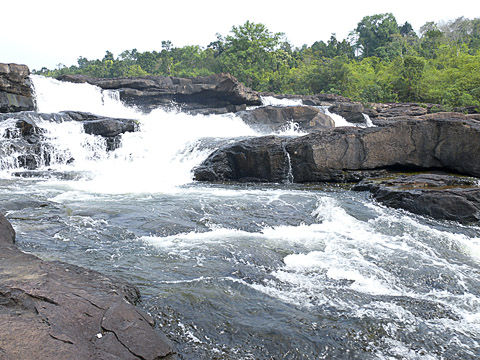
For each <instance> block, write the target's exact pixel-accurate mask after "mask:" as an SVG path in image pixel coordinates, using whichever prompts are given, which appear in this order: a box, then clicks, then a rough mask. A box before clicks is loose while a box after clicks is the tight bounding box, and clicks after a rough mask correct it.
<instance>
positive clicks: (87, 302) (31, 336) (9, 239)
mask: <svg viewBox="0 0 480 360" xmlns="http://www.w3.org/2000/svg"><path fill="white" fill-rule="evenodd" d="M139 296H140V294H139V292H138V289H136V288H135V287H134V286H131V285H129V284H126V283H123V282H122V281H119V280H118V279H111V278H107V277H105V276H103V275H102V274H100V273H97V272H95V271H91V270H86V269H84V268H81V267H78V266H73V265H69V264H66V263H62V262H46V261H42V260H40V259H39V258H37V257H35V256H33V255H30V254H26V253H23V252H22V251H20V250H19V249H18V248H17V247H16V246H15V231H14V230H13V228H12V226H11V225H10V223H9V222H8V221H7V219H6V218H5V217H4V216H3V215H2V214H0V358H1V359H6V360H7V359H8V360H9V359H11V360H14V359H37V360H41V359H45V360H47V359H49V360H50V359H145V360H146V359H150V360H154V359H173V358H175V357H174V352H173V349H172V345H171V344H170V342H169V341H168V340H167V339H166V338H165V336H164V335H162V334H160V333H159V332H158V331H156V330H155V329H154V327H153V325H154V323H153V319H152V318H151V317H150V316H149V315H147V314H146V313H144V312H142V311H140V310H139V309H138V308H136V307H135V306H134V304H135V303H136V302H137V301H138V300H139Z"/></svg>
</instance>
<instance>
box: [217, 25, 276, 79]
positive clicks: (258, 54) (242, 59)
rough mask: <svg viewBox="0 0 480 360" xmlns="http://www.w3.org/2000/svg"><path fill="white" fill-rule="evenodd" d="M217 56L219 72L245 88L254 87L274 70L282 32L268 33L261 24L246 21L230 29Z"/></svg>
mask: <svg viewBox="0 0 480 360" xmlns="http://www.w3.org/2000/svg"><path fill="white" fill-rule="evenodd" d="M231 33H232V35H228V36H227V37H226V39H225V45H224V46H225V48H224V51H223V52H222V53H221V55H220V62H221V68H222V71H225V72H230V73H231V74H233V75H234V76H236V77H237V78H238V79H239V80H240V81H242V82H244V83H245V84H246V85H247V86H250V87H254V88H257V87H258V86H259V85H260V84H261V83H262V82H264V81H265V77H266V76H267V77H268V75H267V74H268V73H269V72H273V71H274V70H275V68H276V64H275V56H274V53H275V51H276V50H278V48H279V46H280V44H281V40H282V38H283V33H271V32H270V31H269V30H268V29H267V27H266V26H265V25H263V24H255V23H253V22H250V21H247V22H246V23H245V24H244V25H242V26H239V27H236V26H233V27H232V30H231Z"/></svg>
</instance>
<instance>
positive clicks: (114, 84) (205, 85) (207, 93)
mask: <svg viewBox="0 0 480 360" xmlns="http://www.w3.org/2000/svg"><path fill="white" fill-rule="evenodd" d="M58 79H59V80H61V81H69V82H75V83H89V84H92V85H96V86H98V87H100V88H102V89H108V90H118V91H119V92H120V99H121V100H122V101H124V102H126V103H127V104H130V105H135V106H138V107H139V108H141V109H143V110H144V111H150V110H152V109H154V108H156V107H159V106H164V107H169V106H174V105H175V104H176V105H177V106H180V107H182V109H183V110H191V111H193V110H202V109H203V110H204V111H206V112H208V111H213V112H215V110H209V109H211V108H213V109H217V110H218V109H220V108H224V109H226V110H228V109H229V108H230V107H231V106H232V105H233V106H241V105H247V106H253V105H261V99H260V95H259V94H258V93H257V92H255V91H253V90H251V89H249V88H247V87H245V86H244V85H243V84H242V83H240V82H238V80H237V79H235V78H234V77H233V76H231V75H230V74H216V75H211V76H200V77H196V78H178V77H171V76H142V77H132V78H114V79H100V78H92V77H88V76H84V75H63V76H60V77H59V78H58Z"/></svg>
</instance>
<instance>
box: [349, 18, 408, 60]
mask: <svg viewBox="0 0 480 360" xmlns="http://www.w3.org/2000/svg"><path fill="white" fill-rule="evenodd" d="M356 32H357V34H358V39H357V42H358V46H359V48H360V49H361V50H362V57H364V58H365V57H369V56H379V57H382V56H385V51H384V48H385V47H387V45H388V44H389V43H390V42H391V36H392V35H394V34H399V33H400V30H399V27H398V24H397V20H396V19H395V17H394V16H393V14H392V13H387V14H377V15H373V16H365V17H364V18H363V19H362V21H360V22H359V23H358V25H357V28H356Z"/></svg>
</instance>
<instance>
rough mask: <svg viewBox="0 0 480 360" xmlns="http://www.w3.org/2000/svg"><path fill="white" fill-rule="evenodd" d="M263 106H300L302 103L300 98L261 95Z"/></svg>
mask: <svg viewBox="0 0 480 360" xmlns="http://www.w3.org/2000/svg"><path fill="white" fill-rule="evenodd" d="M261 101H262V105H263V106H301V105H303V101H302V99H287V98H283V99H279V98H276V97H273V96H262V97H261Z"/></svg>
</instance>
